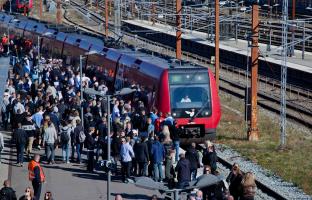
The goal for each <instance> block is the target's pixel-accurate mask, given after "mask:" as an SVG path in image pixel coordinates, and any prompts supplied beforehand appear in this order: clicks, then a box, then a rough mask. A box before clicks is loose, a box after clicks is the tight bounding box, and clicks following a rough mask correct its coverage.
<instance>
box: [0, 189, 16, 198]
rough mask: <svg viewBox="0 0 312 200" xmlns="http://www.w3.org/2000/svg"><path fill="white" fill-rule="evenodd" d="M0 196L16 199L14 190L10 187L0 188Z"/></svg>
mask: <svg viewBox="0 0 312 200" xmlns="http://www.w3.org/2000/svg"><path fill="white" fill-rule="evenodd" d="M0 196H4V197H5V198H4V199H7V200H17V198H16V194H15V191H14V190H13V189H12V188H11V187H3V188H2V189H1V190H0Z"/></svg>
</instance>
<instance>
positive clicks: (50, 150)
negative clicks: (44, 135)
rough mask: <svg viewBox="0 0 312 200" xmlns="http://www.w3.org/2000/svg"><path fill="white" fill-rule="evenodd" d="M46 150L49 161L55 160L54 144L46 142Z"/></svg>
mask: <svg viewBox="0 0 312 200" xmlns="http://www.w3.org/2000/svg"><path fill="white" fill-rule="evenodd" d="M46 150H47V161H48V162H52V161H53V162H54V144H52V143H46Z"/></svg>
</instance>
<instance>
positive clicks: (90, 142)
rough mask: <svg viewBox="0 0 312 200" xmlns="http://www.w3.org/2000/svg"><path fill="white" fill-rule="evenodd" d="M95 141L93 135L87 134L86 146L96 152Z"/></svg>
mask: <svg viewBox="0 0 312 200" xmlns="http://www.w3.org/2000/svg"><path fill="white" fill-rule="evenodd" d="M95 144H96V142H95V139H94V138H93V136H92V135H90V134H89V133H87V134H86V140H85V145H86V148H87V149H88V150H94V149H95Z"/></svg>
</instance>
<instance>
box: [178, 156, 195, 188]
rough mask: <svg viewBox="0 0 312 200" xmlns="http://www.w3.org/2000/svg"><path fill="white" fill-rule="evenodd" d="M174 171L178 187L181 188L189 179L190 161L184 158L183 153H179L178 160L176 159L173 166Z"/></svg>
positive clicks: (186, 184)
mask: <svg viewBox="0 0 312 200" xmlns="http://www.w3.org/2000/svg"><path fill="white" fill-rule="evenodd" d="M175 171H176V172H177V174H178V175H177V178H178V184H177V188H178V189H183V188H184V187H186V186H188V185H189V182H190V181H191V169H190V161H189V160H188V159H186V158H185V154H180V160H179V161H178V164H177V166H176V167H175Z"/></svg>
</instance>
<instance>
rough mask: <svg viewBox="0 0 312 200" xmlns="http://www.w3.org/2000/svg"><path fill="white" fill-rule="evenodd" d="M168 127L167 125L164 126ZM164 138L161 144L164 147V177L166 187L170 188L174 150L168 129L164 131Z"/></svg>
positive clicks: (172, 183) (171, 185)
mask: <svg viewBox="0 0 312 200" xmlns="http://www.w3.org/2000/svg"><path fill="white" fill-rule="evenodd" d="M165 127H168V126H167V125H165V126H164V129H165ZM163 134H164V140H163V145H164V149H165V155H166V156H165V177H166V181H167V182H168V187H169V188H172V187H173V185H174V177H173V175H172V173H171V169H172V168H173V157H174V154H175V150H174V146H173V142H172V140H171V138H170V132H169V129H168V132H164V131H163Z"/></svg>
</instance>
